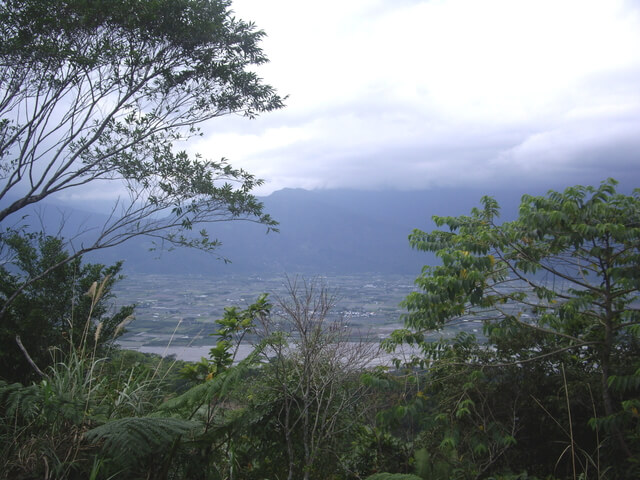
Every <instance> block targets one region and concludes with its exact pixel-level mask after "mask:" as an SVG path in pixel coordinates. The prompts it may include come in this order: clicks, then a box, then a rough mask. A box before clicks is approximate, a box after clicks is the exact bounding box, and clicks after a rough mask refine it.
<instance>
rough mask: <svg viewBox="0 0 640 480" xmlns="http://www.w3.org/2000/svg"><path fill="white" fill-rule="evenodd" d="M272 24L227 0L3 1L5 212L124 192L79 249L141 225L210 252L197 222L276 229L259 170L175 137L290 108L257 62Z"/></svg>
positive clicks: (0, 99)
mask: <svg viewBox="0 0 640 480" xmlns="http://www.w3.org/2000/svg"><path fill="white" fill-rule="evenodd" d="M263 36H264V33H263V32H262V31H260V30H257V29H256V27H255V26H254V25H253V24H252V23H247V22H244V21H242V20H239V19H236V18H235V17H234V15H233V12H232V10H230V2H229V1H226V0H207V1H199V0H116V1H109V2H102V1H95V2H94V1H90V2H87V1H83V0H52V1H49V0H47V1H42V0H31V1H13V0H8V1H4V2H0V177H1V178H2V185H0V202H1V203H0V205H1V206H0V222H5V221H6V220H7V219H9V218H10V217H11V216H12V215H14V214H18V213H19V212H21V211H22V209H24V208H25V207H26V206H28V205H32V204H36V203H38V202H40V201H42V200H44V199H46V198H48V197H51V196H53V195H56V194H60V193H61V192H65V191H69V190H74V191H77V190H78V189H81V188H82V187H83V186H86V185H93V186H95V187H96V188H100V189H113V190H114V191H116V192H117V191H121V194H120V196H119V197H118V199H117V201H115V202H114V208H113V211H112V214H111V216H110V217H109V219H108V221H107V222H106V223H105V224H104V225H103V226H102V228H101V229H100V230H99V231H98V232H97V233H96V234H95V235H93V236H92V238H91V241H86V240H84V243H83V244H82V245H77V246H74V247H73V248H74V251H73V254H72V255H71V256H72V257H73V256H79V255H81V254H83V253H86V252H87V251H91V250H95V249H98V248H104V247H108V246H112V245H116V244H119V243H121V242H123V241H125V240H127V239H129V238H131V237H133V236H136V235H143V234H144V235H150V236H152V237H155V238H157V239H160V240H162V241H165V242H169V243H170V244H172V245H188V246H194V247H197V248H202V249H205V250H213V249H215V248H216V247H217V246H218V242H217V241H216V240H215V239H212V238H210V237H209V235H208V233H207V232H206V231H205V230H202V231H201V232H199V234H197V235H195V236H193V235H189V234H188V232H189V230H191V229H192V228H193V226H194V225H197V224H206V223H209V222H219V221H227V220H236V219H245V220H252V221H256V222H260V223H263V224H265V225H266V226H267V227H268V228H273V227H274V226H275V225H276V223H275V222H274V221H273V219H271V217H269V216H268V215H267V214H265V213H264V212H263V209H262V204H261V203H260V202H259V201H257V200H256V198H255V197H254V196H252V195H251V194H250V192H251V190H252V189H253V188H254V187H255V186H256V185H259V184H260V183H261V180H259V179H256V178H255V177H254V176H253V175H251V174H250V173H248V172H246V171H244V170H242V169H235V168H233V167H232V166H231V165H230V164H229V163H228V162H227V160H226V159H224V158H222V159H216V160H211V159H205V158H203V157H202V156H200V155H198V154H196V155H190V154H188V153H187V152H186V151H184V150H180V149H179V148H178V143H177V142H179V141H183V140H187V139H189V138H191V137H193V136H195V135H199V134H200V133H201V132H200V130H199V127H198V125H199V124H201V123H202V122H205V121H207V120H210V119H212V118H215V117H219V116H222V115H228V114H238V115H243V116H245V117H249V118H253V117H254V116H256V115H258V114H260V113H262V112H267V111H271V110H275V109H278V108H281V107H282V106H283V100H282V98H281V97H280V96H279V95H278V94H277V93H276V92H275V91H274V89H273V88H272V87H271V86H269V85H266V84H264V83H263V82H262V80H261V79H260V78H259V77H258V76H257V75H256V73H255V72H254V71H253V70H252V68H253V67H254V66H257V65H261V64H263V63H264V62H266V61H267V58H266V56H265V55H264V53H263V51H262V49H261V48H260V40H261V39H262V37H263ZM16 221H17V220H16ZM185 232H186V233H185Z"/></svg>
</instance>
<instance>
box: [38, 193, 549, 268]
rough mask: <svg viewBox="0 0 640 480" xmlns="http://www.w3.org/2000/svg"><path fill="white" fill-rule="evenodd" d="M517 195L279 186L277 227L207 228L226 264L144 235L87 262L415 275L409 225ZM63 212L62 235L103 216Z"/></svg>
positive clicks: (268, 203)
mask: <svg viewBox="0 0 640 480" xmlns="http://www.w3.org/2000/svg"><path fill="white" fill-rule="evenodd" d="M522 193H523V192H522V191H517V192H516V191H500V192H493V193H492V192H487V191H486V190H484V191H479V190H469V189H467V190H458V189H442V188H441V189H436V190H429V191H378V192H376V191H356V190H317V191H306V190H299V189H284V190H280V191H277V192H274V193H273V194H271V195H270V196H268V197H264V198H262V199H261V200H262V201H263V202H264V204H265V209H266V211H267V212H268V213H270V214H271V215H272V216H273V217H274V218H275V219H276V220H278V221H279V222H280V227H279V228H280V232H279V233H269V234H268V235H265V231H266V229H265V228H264V227H263V226H261V225H258V224H253V223H248V222H227V223H221V224H217V225H216V227H215V229H211V232H210V233H211V236H212V238H218V239H219V240H221V241H222V244H223V245H222V247H221V248H220V250H219V253H220V255H222V256H224V257H225V258H228V259H229V260H230V261H231V263H228V264H225V263H224V262H222V261H220V260H216V259H215V258H212V257H211V256H210V255H207V254H204V253H201V252H197V251H191V250H188V249H176V250H173V251H170V252H150V251H149V248H150V247H151V245H152V244H151V242H150V241H149V240H147V239H145V238H143V237H141V238H138V239H132V240H130V241H129V242H127V243H125V244H123V245H122V246H118V247H114V248H111V249H106V250H101V251H99V252H95V253H92V254H90V255H88V256H87V257H86V260H87V261H92V262H101V263H113V262H114V261H116V260H121V259H122V260H124V261H125V264H124V271H125V273H126V272H131V273H134V272H137V273H166V274H171V273H182V274H184V273H194V274H211V275H225V274H250V273H255V274H282V273H289V274H294V273H303V274H307V275H311V274H349V273H367V272H371V273H409V274H416V275H417V274H418V273H419V272H420V269H421V268H422V266H423V265H425V264H429V263H433V262H434V257H433V256H430V255H428V254H426V253H422V252H415V251H413V250H412V249H411V248H410V246H409V243H408V241H407V237H408V235H409V233H411V231H412V230H413V229H414V228H420V229H422V230H431V229H432V228H433V223H432V221H431V217H432V216H433V215H462V214H468V213H469V211H470V210H471V208H472V207H474V206H477V205H479V200H480V198H481V197H482V195H485V194H490V195H493V196H494V197H495V198H496V199H497V200H498V201H499V202H500V204H501V205H502V206H503V215H502V218H504V219H510V218H513V217H514V216H515V212H516V211H517V206H518V204H519V201H520V197H521V195H522ZM529 193H539V192H529ZM47 209H48V210H44V211H45V212H52V211H53V212H57V211H58V210H59V207H51V206H49V207H47ZM52 209H53V210H52ZM32 215H33V214H32ZM65 215H66V217H67V220H66V226H65V230H63V235H64V234H65V232H71V231H73V229H76V230H77V229H78V226H79V225H80V224H81V223H82V222H84V223H85V224H87V225H90V224H92V223H98V222H99V221H100V220H101V218H102V217H101V215H99V214H94V213H91V214H88V213H82V212H81V211H79V210H78V211H66V212H65ZM42 217H43V222H44V223H45V226H46V227H47V230H48V231H49V232H52V231H55V229H56V228H57V222H59V215H51V214H46V215H43V216H42ZM32 223H34V222H32ZM47 223H50V224H49V225H46V224H47ZM66 235H67V236H68V235H70V233H66Z"/></svg>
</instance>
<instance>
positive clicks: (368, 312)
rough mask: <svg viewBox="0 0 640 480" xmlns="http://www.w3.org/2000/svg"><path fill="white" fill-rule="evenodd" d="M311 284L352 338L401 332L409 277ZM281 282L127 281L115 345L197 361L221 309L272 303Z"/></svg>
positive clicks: (119, 293)
mask: <svg viewBox="0 0 640 480" xmlns="http://www.w3.org/2000/svg"><path fill="white" fill-rule="evenodd" d="M294 279H295V277H293V278H291V280H294ZM302 280H303V279H302V278H299V279H298V281H299V282H300V281H302ZM306 280H307V281H310V280H312V279H309V278H307V279H306ZM315 280H316V281H317V282H320V283H322V284H324V285H325V286H326V287H327V289H328V290H329V291H331V292H332V293H335V296H336V306H335V307H334V309H333V310H332V314H331V315H332V318H331V320H338V319H343V320H344V321H345V322H346V324H347V325H348V326H349V328H350V329H351V332H352V335H353V336H354V337H355V336H357V335H360V334H363V333H364V334H366V335H367V336H370V337H371V338H375V339H380V338H384V337H386V336H387V335H388V334H389V333H390V332H391V331H392V330H394V329H396V328H400V327H401V326H402V321H401V318H400V317H401V315H402V313H404V310H403V309H402V307H400V306H399V304H400V302H401V301H402V300H403V299H404V298H405V297H406V295H407V294H409V293H410V292H411V291H412V290H413V289H414V286H413V280H414V277H411V276H408V275H376V274H370V275H341V276H323V277H317V278H316V279H315ZM286 281H287V279H286V277H284V276H274V277H261V276H224V277H214V276H212V277H207V276H202V275H152V274H147V275H139V274H138V275H130V276H129V277H127V278H126V279H125V280H123V281H121V282H120V283H119V284H118V285H117V288H116V289H115V293H116V298H117V302H118V304H120V305H129V304H136V305H137V307H136V311H135V317H136V318H135V321H134V322H132V323H131V324H130V325H129V326H128V327H127V333H126V334H125V335H124V336H123V337H122V338H121V340H120V344H121V345H122V346H123V347H125V348H132V349H139V350H141V351H148V352H154V353H161V354H162V353H175V354H177V355H178V357H180V358H184V359H197V358H199V357H200V356H203V355H206V353H207V351H208V349H207V347H206V346H207V345H212V344H214V343H215V339H213V338H212V337H210V335H209V334H211V333H212V332H213V331H214V330H215V329H216V327H215V323H216V320H218V319H220V318H222V315H223V312H224V308H225V307H229V306H234V305H236V306H238V307H240V308H244V307H246V306H248V305H249V304H251V303H252V302H253V301H254V300H255V299H256V298H257V297H258V295H260V294H261V293H268V294H269V296H270V297H271V298H272V300H273V299H274V298H275V297H277V296H284V295H285V282H286ZM274 313H275V314H277V311H275V310H274ZM465 327H466V328H470V329H472V328H473V329H475V330H477V329H478V327H479V325H478V324H477V322H475V321H474V322H472V324H468V325H466V326H465ZM450 333H451V332H449V334H450Z"/></svg>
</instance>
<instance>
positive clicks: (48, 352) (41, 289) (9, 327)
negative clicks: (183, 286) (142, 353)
mask: <svg viewBox="0 0 640 480" xmlns="http://www.w3.org/2000/svg"><path fill="white" fill-rule="evenodd" d="M6 243H7V246H8V248H10V249H11V251H12V255H13V256H15V260H14V264H15V267H14V270H13V271H10V270H8V269H7V268H5V267H0V294H2V295H3V296H5V297H6V296H9V295H11V294H12V292H14V291H15V290H16V289H17V288H18V285H20V283H21V282H22V278H24V277H25V276H26V277H31V278H33V277H36V276H37V274H38V273H39V272H41V271H43V270H46V269H48V268H49V267H50V266H51V265H56V264H59V263H63V261H64V260H65V259H67V258H69V254H68V253H67V252H66V251H65V250H64V248H63V242H62V240H60V239H59V238H55V237H46V236H42V235H36V234H31V235H16V236H14V237H11V238H10V239H7V240H6ZM121 266H122V263H121V262H119V263H116V264H115V265H112V266H109V267H107V266H105V265H101V264H82V262H81V259H80V258H78V257H76V258H74V259H73V260H71V261H69V262H67V263H64V264H63V265H62V266H60V267H59V268H57V269H55V270H54V271H52V272H51V273H50V274H49V275H47V276H46V277H43V278H41V279H40V280H37V281H34V282H32V283H30V284H29V285H28V287H27V288H25V289H23V290H22V292H21V293H20V295H18V296H17V297H16V298H15V300H14V301H13V302H12V304H11V305H10V307H9V308H8V309H7V312H6V313H5V319H4V321H3V322H2V324H0V377H2V378H3V379H4V380H7V381H13V382H16V381H20V382H26V381H27V380H29V379H31V378H33V377H34V376H35V374H36V371H35V370H34V368H32V366H31V365H29V363H28V361H27V357H26V355H27V354H28V355H29V356H30V358H31V360H32V361H33V362H34V363H35V365H36V366H37V367H38V368H40V369H41V370H46V367H47V366H49V365H51V364H52V363H53V359H54V357H57V360H58V361H62V360H63V359H64V358H65V356H66V355H67V353H69V351H73V350H74V349H82V348H86V349H88V350H89V351H93V350H97V353H98V354H100V355H103V354H104V353H105V352H104V349H105V348H107V347H108V346H110V345H111V344H112V342H113V341H114V340H115V339H116V338H117V337H118V336H120V335H121V334H122V333H123V332H124V330H123V327H124V324H125V323H127V322H128V321H129V320H130V319H131V315H132V313H133V306H127V307H122V308H120V309H119V310H118V311H115V312H112V311H110V308H109V301H110V300H111V298H112V297H113V294H112V292H111V289H112V288H113V286H114V284H115V282H117V281H118V280H119V279H120V278H121V277H120V275H119V272H120V268H121ZM15 268H18V269H19V271H16V270H15ZM87 293H89V295H87ZM98 329H99V331H98ZM16 336H18V338H19V339H20V343H17V342H16ZM19 347H20V348H25V347H26V350H27V352H26V353H24V352H21V351H20V349H19ZM55 350H57V355H56V351H55Z"/></svg>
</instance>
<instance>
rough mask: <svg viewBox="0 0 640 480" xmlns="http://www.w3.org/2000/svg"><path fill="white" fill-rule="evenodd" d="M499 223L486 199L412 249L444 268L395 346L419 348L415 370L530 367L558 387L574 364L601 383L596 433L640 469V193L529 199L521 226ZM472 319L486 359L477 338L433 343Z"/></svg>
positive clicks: (425, 280) (413, 307)
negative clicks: (446, 362)
mask: <svg viewBox="0 0 640 480" xmlns="http://www.w3.org/2000/svg"><path fill="white" fill-rule="evenodd" d="M498 215H499V206H498V204H497V202H496V201H495V200H493V199H492V198H489V197H484V198H483V199H482V208H476V209H473V210H472V212H471V215H469V216H460V217H437V216H436V217H434V220H435V223H436V224H437V226H439V227H446V229H442V230H435V231H432V232H429V233H426V232H423V231H420V230H414V232H413V233H412V234H411V235H410V237H409V240H410V243H411V245H412V246H413V247H414V248H416V249H418V250H422V251H428V252H435V253H436V254H437V256H438V257H439V259H440V260H441V264H440V265H437V266H426V267H424V269H423V272H422V275H421V276H420V277H419V278H418V279H417V280H416V285H417V286H418V287H419V289H420V291H416V292H413V293H411V294H410V295H409V296H408V297H407V298H406V300H405V305H406V307H407V309H408V313H407V314H406V315H405V317H404V321H405V326H406V328H405V329H403V330H398V331H396V332H394V334H393V335H392V339H391V341H390V344H391V345H397V344H399V343H409V344H411V345H413V346H414V347H415V348H417V350H416V351H415V355H414V362H415V363H416V364H420V365H431V366H432V367H433V365H436V364H437V365H442V360H443V359H445V358H449V359H450V361H453V362H454V364H455V362H463V363H467V364H470V365H477V366H483V367H484V369H485V370H483V371H486V368H491V367H500V368H503V369H504V368H506V367H509V366H520V368H519V373H520V374H522V372H523V371H524V370H523V366H525V365H528V364H536V365H538V366H540V368H544V369H545V371H546V372H547V375H546V377H545V378H547V379H549V378H551V377H552V376H556V375H557V374H558V372H559V371H561V370H562V371H564V370H563V369H564V366H565V365H567V368H569V367H571V368H572V369H573V371H574V372H580V373H576V378H579V380H580V381H581V382H583V384H586V383H585V382H587V379H590V378H593V379H595V378H598V379H599V381H598V382H596V383H593V384H591V385H590V386H589V388H592V390H593V392H594V394H595V393H596V392H599V395H600V397H601V399H600V401H597V402H596V404H594V405H597V407H598V411H592V413H591V416H592V417H593V418H592V420H591V423H592V427H594V428H600V429H601V431H600V434H602V433H603V432H606V433H607V435H608V437H607V442H609V443H608V444H609V445H610V446H611V447H612V449H613V450H612V451H615V452H617V454H620V453H621V452H622V455H621V458H623V459H626V460H634V461H635V460H636V459H637V453H634V452H637V451H638V450H637V434H636V433H635V427H634V425H635V423H636V421H635V420H634V415H635V413H634V411H635V410H633V409H634V408H637V407H636V406H635V405H636V403H637V396H635V394H636V392H637V386H638V385H640V379H639V378H638V371H640V370H638V367H640V362H639V360H638V334H639V332H640V309H639V307H638V298H639V297H638V296H639V292H640V283H639V281H640V268H639V266H640V190H634V191H633V193H632V194H630V195H626V194H622V193H618V192H617V191H616V182H615V181H614V180H612V179H609V180H607V181H605V182H603V183H602V184H601V185H600V186H599V187H584V186H576V187H570V188H567V189H566V190H564V191H563V192H555V191H550V192H549V193H548V194H547V195H546V196H539V197H535V196H530V195H524V196H523V197H522V203H521V205H520V209H519V215H518V218H517V219H516V220H513V221H509V222H504V223H499V222H498ZM473 318H480V319H481V320H482V321H483V322H484V334H485V337H486V341H487V343H486V344H485V345H486V347H485V349H484V350H478V349H477V348H475V347H473V345H474V343H470V342H469V340H470V339H469V335H468V333H462V334H461V335H459V336H458V337H457V339H456V340H455V341H454V343H453V345H454V348H453V349H451V348H448V347H446V346H445V345H444V344H443V343H442V342H438V341H429V340H428V339H427V337H426V334H427V332H429V331H432V330H438V329H442V328H443V327H445V326H446V325H451V324H455V323H456V322H461V323H464V322H465V321H468V320H471V319H473ZM464 352H466V353H464ZM452 359H453V360H452ZM496 371H497V370H496ZM529 371H530V372H531V370H529ZM553 372H555V374H554V373H553ZM477 373H480V372H477ZM512 373H513V372H512ZM503 374H504V371H503ZM483 375H484V374H483ZM496 375H497V374H496ZM514 375H515V374H514ZM531 375H532V376H531V378H535V377H534V375H533V374H531ZM516 376H517V375H516ZM495 381H496V380H495V378H494V385H495ZM565 388H566V386H565ZM590 391H591V390H590ZM485 393H486V392H485ZM594 401H595V400H594ZM600 409H601V410H600ZM617 454H616V455H617Z"/></svg>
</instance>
